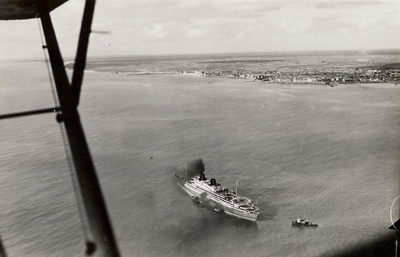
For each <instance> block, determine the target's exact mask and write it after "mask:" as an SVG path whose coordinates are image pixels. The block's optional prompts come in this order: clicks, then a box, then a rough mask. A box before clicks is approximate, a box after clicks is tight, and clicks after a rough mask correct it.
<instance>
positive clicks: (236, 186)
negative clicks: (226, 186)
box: [235, 180, 238, 197]
mask: <svg viewBox="0 0 400 257" xmlns="http://www.w3.org/2000/svg"><path fill="white" fill-rule="evenodd" d="M237 190H238V181H237V180H236V190H235V193H236V197H237V196H238V191H237Z"/></svg>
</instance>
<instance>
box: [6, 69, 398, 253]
mask: <svg viewBox="0 0 400 257" xmlns="http://www.w3.org/2000/svg"><path fill="white" fill-rule="evenodd" d="M0 74H1V75H0V81H2V82H1V83H0V92H1V94H0V98H1V99H0V107H1V111H2V113H10V112H17V111H25V110H31V109H40V108H47V107H52V106H54V105H55V104H54V102H53V97H52V93H51V89H50V85H49V81H48V75H47V70H46V66H45V64H44V63H32V62H23V63H22V62H14V63H2V64H1V69H0ZM68 74H69V75H70V74H71V71H68ZM399 99H400V90H399V86H398V85H395V84H393V83H373V84H369V83H363V84H357V83H354V84H343V85H339V86H336V87H329V86H325V85H320V84H274V83H263V82H261V81H255V82H246V83H245V82H244V81H243V80H239V79H238V80H235V79H222V78H215V77H205V76H195V75H192V74H149V75H128V74H126V73H111V72H95V71H91V72H86V73H85V78H84V84H83V91H82V95H81V100H80V106H79V110H80V114H81V120H82V123H83V126H84V129H85V134H86V137H87V141H88V144H89V146H90V149H91V153H92V156H93V160H94V162H95V166H96V170H97V172H98V176H99V179H100V182H101V187H102V190H103V193H104V196H105V200H106V204H107V207H108V212H109V214H110V218H111V220H112V224H113V227H114V233H115V235H116V238H117V241H118V245H119V248H120V251H121V254H122V256H335V255H338V254H341V253H351V252H352V251H357V250H358V249H361V248H362V249H367V250H368V249H369V248H368V247H373V246H374V247H375V246H376V245H378V246H379V245H380V244H381V242H383V241H385V242H386V241H387V240H393V242H392V243H393V247H394V239H395V238H394V232H393V231H391V230H389V229H388V227H389V226H390V225H391V220H390V208H391V205H392V203H393V201H394V200H395V198H396V197H397V196H398V195H399V194H400V193H399V187H398V185H399V184H398V182H399V158H398V156H399V154H400V147H399V142H400V140H399V139H400V133H399V130H398V128H399V123H400V100H399ZM0 135H1V142H2V143H1V146H0V163H1V168H0V172H1V173H0V174H1V175H0V176H1V182H0V195H1V197H0V205H1V218H0V235H1V238H2V240H3V245H4V247H5V249H6V251H7V253H8V254H9V256H82V253H83V252H84V239H83V232H82V226H81V223H80V219H79V213H78V210H77V207H76V202H75V197H74V194H73V189H72V184H71V179H70V171H69V168H68V163H67V159H68V158H66V156H65V150H64V146H63V143H62V133H61V132H60V129H59V125H58V124H57V122H56V120H55V114H43V115H38V116H31V117H25V118H16V119H9V120H1V121H0ZM195 158H203V159H204V162H205V166H206V171H205V174H206V176H207V177H208V178H215V179H216V180H217V181H218V182H220V183H221V184H223V185H225V186H227V187H229V188H233V187H234V185H235V183H236V181H238V183H239V191H240V192H241V194H243V195H245V196H248V197H249V198H251V199H252V200H253V203H254V204H255V205H256V206H258V207H259V208H260V213H261V214H260V217H259V219H258V221H257V222H247V221H241V220H238V219H236V218H232V217H229V216H227V215H225V214H219V213H214V212H211V211H210V210H207V209H205V208H199V207H198V206H195V205H194V204H193V203H192V201H191V200H190V198H189V197H187V196H185V194H184V193H182V192H181V191H180V190H179V188H178V187H177V186H176V183H175V181H174V174H175V172H179V170H181V169H182V168H184V167H185V166H186V162H187V161H189V160H192V159H195ZM393 212H394V218H395V220H397V219H398V218H399V208H398V205H395V206H394V210H393ZM298 215H302V216H304V215H306V216H307V218H308V219H309V220H310V221H312V222H316V223H318V224H319V226H318V227H317V228H304V229H300V228H296V227H292V226H291V221H292V220H293V219H295V218H296V217H297V216H298ZM376 243H377V244H376ZM370 249H372V248H370ZM393 250H394V249H390V250H387V254H388V255H387V256H389V254H391V253H392V252H393ZM382 256H385V255H382Z"/></svg>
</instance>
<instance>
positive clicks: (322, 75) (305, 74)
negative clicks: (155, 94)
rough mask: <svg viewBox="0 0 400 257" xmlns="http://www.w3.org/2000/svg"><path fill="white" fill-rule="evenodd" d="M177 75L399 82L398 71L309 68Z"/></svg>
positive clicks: (211, 71)
mask: <svg viewBox="0 0 400 257" xmlns="http://www.w3.org/2000/svg"><path fill="white" fill-rule="evenodd" d="M178 73H197V74H201V75H204V76H210V77H223V78H239V79H245V80H246V81H256V80H259V81H264V82H274V83H318V84H320V83H323V84H329V85H331V86H334V85H337V84H344V83H385V82H392V83H397V82H398V81H400V70H394V69H393V70H372V69H359V68H355V69H350V68H344V69H335V70H330V71H327V70H324V69H322V68H321V69H318V68H315V67H313V68H309V69H306V70H299V69H289V68H283V69H278V70H275V71H268V70H266V71H255V72H254V71H246V70H200V71H198V70H192V71H186V70H179V71H178Z"/></svg>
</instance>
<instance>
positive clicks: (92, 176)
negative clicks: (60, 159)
mask: <svg viewBox="0 0 400 257" xmlns="http://www.w3.org/2000/svg"><path fill="white" fill-rule="evenodd" d="M94 4H95V1H94V0H87V1H86V7H85V10H84V19H83V21H82V29H81V34H80V38H79V45H82V44H83V46H81V47H78V48H79V49H81V48H84V52H83V53H84V54H85V55H86V50H85V49H87V44H88V40H89V35H88V34H89V33H90V24H91V20H90V24H89V26H87V24H86V25H85V24H84V23H85V21H86V22H87V19H85V17H87V16H90V17H91V16H93V10H94ZM88 5H89V7H87V6H88ZM37 7H38V11H39V15H40V19H41V22H42V27H43V32H44V36H45V39H46V45H47V50H48V53H49V56H50V63H51V67H52V71H53V76H54V81H55V85H56V90H57V96H58V99H59V101H60V108H61V115H62V117H61V118H60V119H59V121H62V122H63V123H64V126H65V130H66V133H67V139H68V142H69V146H70V150H71V154H72V160H73V163H74V167H75V171H76V177H77V181H78V187H79V191H80V194H81V198H82V203H83V206H84V212H85V216H86V221H87V223H88V224H87V225H88V230H89V237H90V238H89V239H88V240H89V241H88V242H87V247H88V248H87V249H86V254H87V255H89V256H92V255H93V254H95V255H96V256H104V257H105V256H107V257H108V256H120V254H119V251H118V246H117V243H116V240H115V237H114V233H113V230H112V226H111V222H110V220H109V217H108V213H107V209H106V205H105V202H104V199H103V194H102V192H101V189H100V184H99V180H98V178H97V174H96V171H95V168H94V165H93V160H92V157H91V154H90V151H89V147H88V145H87V143H86V138H85V134H84V131H83V127H82V124H81V121H80V117H79V112H78V109H77V106H78V102H79V91H80V88H81V83H82V77H83V69H84V67H85V60H86V58H84V59H83V60H80V61H79V63H80V65H79V68H78V67H75V68H78V69H79V70H80V71H79V72H81V74H82V75H79V73H77V74H78V75H77V78H76V79H75V80H74V82H75V84H73V85H72V86H71V85H70V84H69V81H68V77H67V74H66V71H65V68H64V62H63V59H62V56H61V52H60V49H59V46H58V43H57V38H56V35H55V32H54V28H53V24H52V22H51V18H50V14H49V9H48V7H47V4H46V3H42V4H40V5H38V6H37ZM88 28H89V29H88ZM85 44H86V47H85ZM79 49H78V53H77V55H80V54H81V53H82V51H81V50H79ZM78 59H81V57H80V58H78V56H77V60H78ZM82 64H83V65H82ZM75 72H76V71H74V73H75ZM74 77H75V74H74ZM80 77H81V78H80Z"/></svg>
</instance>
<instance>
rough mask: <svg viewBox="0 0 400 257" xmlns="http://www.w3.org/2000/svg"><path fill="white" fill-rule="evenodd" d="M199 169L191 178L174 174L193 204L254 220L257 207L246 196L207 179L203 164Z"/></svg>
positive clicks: (257, 210)
mask: <svg viewBox="0 0 400 257" xmlns="http://www.w3.org/2000/svg"><path fill="white" fill-rule="evenodd" d="M202 167H203V168H202V169H200V170H199V171H197V172H199V173H200V175H195V176H194V177H192V178H189V177H188V171H187V170H188V169H186V177H183V176H181V175H179V174H175V177H176V179H177V184H178V185H179V186H180V187H181V188H182V189H183V190H185V192H186V193H188V194H189V195H190V196H191V198H192V201H193V202H194V204H196V205H197V206H200V207H206V208H208V209H210V210H212V211H215V212H225V213H226V214H228V215H231V216H234V217H237V218H242V219H246V220H251V221H255V220H256V219H257V218H258V215H259V209H258V208H257V207H256V206H254V205H253V204H252V203H251V200H250V199H249V198H247V197H244V196H240V195H238V193H237V183H236V190H235V191H232V190H229V189H228V188H225V187H224V186H222V185H221V184H218V183H217V182H216V180H215V179H213V178H212V179H207V178H206V176H205V175H204V165H203V166H202Z"/></svg>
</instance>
